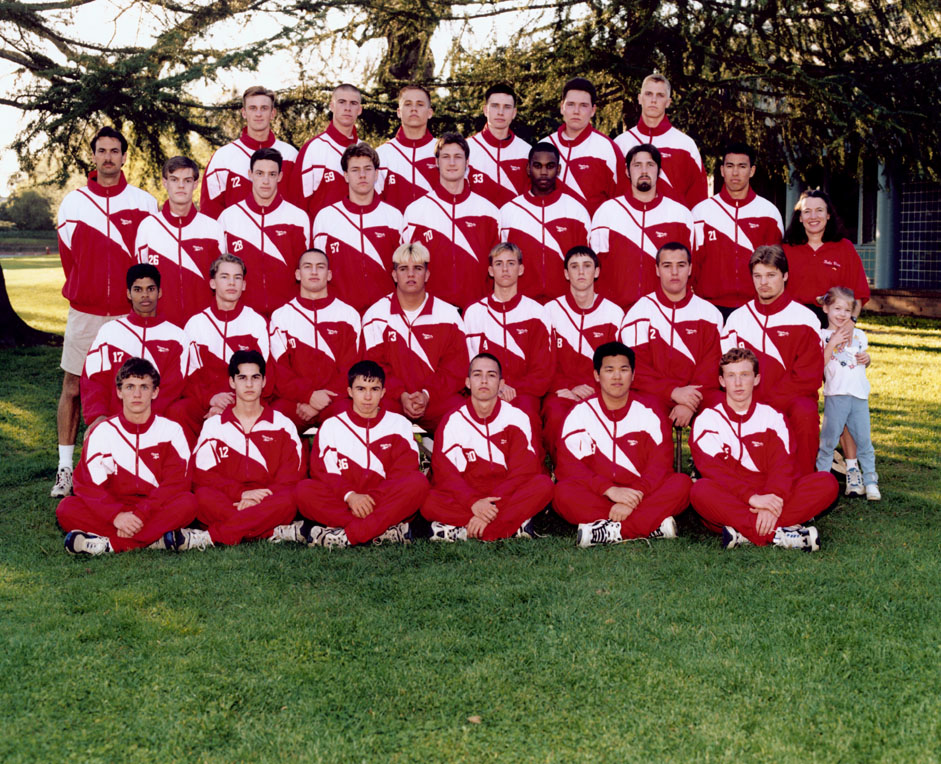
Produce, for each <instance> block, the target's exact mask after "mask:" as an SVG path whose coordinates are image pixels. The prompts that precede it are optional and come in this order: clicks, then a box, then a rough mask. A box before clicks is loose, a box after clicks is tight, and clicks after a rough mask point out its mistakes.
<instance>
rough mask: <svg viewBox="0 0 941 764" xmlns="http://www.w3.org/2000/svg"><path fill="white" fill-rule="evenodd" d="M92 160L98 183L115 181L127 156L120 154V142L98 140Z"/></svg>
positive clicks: (105, 139) (106, 139)
mask: <svg viewBox="0 0 941 764" xmlns="http://www.w3.org/2000/svg"><path fill="white" fill-rule="evenodd" d="M93 159H94V161H95V169H97V170H98V180H99V181H102V180H103V181H106V182H107V181H117V178H118V177H119V176H120V175H121V168H122V167H124V162H125V161H126V160H127V154H124V153H122V152H121V141H119V140H118V139H117V138H98V140H96V141H95V154H94V157H93Z"/></svg>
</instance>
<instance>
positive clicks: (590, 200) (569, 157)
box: [543, 125, 630, 215]
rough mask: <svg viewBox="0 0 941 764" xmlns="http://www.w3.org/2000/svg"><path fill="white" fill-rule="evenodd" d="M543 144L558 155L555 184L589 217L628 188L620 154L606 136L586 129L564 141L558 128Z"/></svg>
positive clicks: (561, 128)
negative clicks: (581, 206)
mask: <svg viewBox="0 0 941 764" xmlns="http://www.w3.org/2000/svg"><path fill="white" fill-rule="evenodd" d="M543 140H546V141H549V142H550V143H554V144H555V145H556V147H558V149H559V153H560V154H561V159H560V162H561V165H562V166H561V167H560V168H559V183H560V184H561V185H563V186H565V187H566V188H567V189H568V190H569V191H570V192H571V193H572V194H573V195H574V196H575V197H576V198H577V199H579V200H580V201H581V202H582V203H583V204H584V205H585V207H586V208H587V209H588V212H589V214H592V215H593V214H594V213H595V210H596V209H598V207H600V206H601V204H602V203H603V202H605V201H606V200H608V199H614V198H615V197H618V196H620V195H621V194H623V193H626V192H627V191H628V190H629V188H630V183H629V182H628V180H627V171H626V169H625V166H624V154H623V153H622V152H621V150H620V149H619V148H618V147H617V146H616V145H615V144H614V141H612V140H611V139H610V138H609V137H608V136H607V135H605V134H604V133H601V132H599V131H598V130H595V128H593V127H586V128H585V129H584V130H582V132H581V134H580V135H579V136H578V137H577V138H576V139H575V140H570V139H569V138H566V137H565V125H561V126H560V127H559V128H558V130H556V131H555V132H554V133H552V134H551V135H548V136H546V137H545V138H544V139H543Z"/></svg>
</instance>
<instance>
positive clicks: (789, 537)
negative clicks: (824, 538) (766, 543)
mask: <svg viewBox="0 0 941 764" xmlns="http://www.w3.org/2000/svg"><path fill="white" fill-rule="evenodd" d="M771 543H772V544H774V545H775V546H779V547H782V548H783V549H803V550H804V551H805V552H816V551H818V550H819V549H820V534H819V533H817V529H816V528H815V527H814V526H812V525H807V526H804V525H791V526H788V527H786V528H775V529H774V538H773V539H771Z"/></svg>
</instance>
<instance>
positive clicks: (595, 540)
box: [576, 520, 622, 547]
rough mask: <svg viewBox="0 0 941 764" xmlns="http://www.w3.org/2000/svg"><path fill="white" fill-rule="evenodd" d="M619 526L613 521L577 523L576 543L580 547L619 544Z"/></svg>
mask: <svg viewBox="0 0 941 764" xmlns="http://www.w3.org/2000/svg"><path fill="white" fill-rule="evenodd" d="M621 541H622V539H621V524H620V523H618V522H615V521H614V520H595V522H593V523H579V525H578V537H577V541H576V543H577V544H578V546H580V547H588V546H595V545H596V544H619V543H621Z"/></svg>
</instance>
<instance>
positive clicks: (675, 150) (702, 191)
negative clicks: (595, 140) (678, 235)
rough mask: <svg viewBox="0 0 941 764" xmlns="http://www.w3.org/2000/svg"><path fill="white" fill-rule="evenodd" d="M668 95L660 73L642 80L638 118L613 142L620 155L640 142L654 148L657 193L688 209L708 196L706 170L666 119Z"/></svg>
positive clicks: (685, 138)
mask: <svg viewBox="0 0 941 764" xmlns="http://www.w3.org/2000/svg"><path fill="white" fill-rule="evenodd" d="M671 92H672V91H671V88H670V82H669V81H668V80H667V78H666V77H664V76H663V75H662V74H650V75H648V76H647V77H645V78H644V81H643V83H642V84H641V86H640V93H639V94H638V95H637V102H638V103H639V104H640V119H639V120H637V124H636V125H635V126H634V127H632V128H630V129H629V130H627V131H625V132H623V133H621V134H620V135H619V136H618V137H617V138H615V140H614V142H615V143H616V144H617V146H618V148H619V149H620V150H621V151H622V152H623V153H624V154H627V152H628V151H630V150H631V149H632V148H633V147H634V146H638V145H640V144H642V143H647V144H652V145H654V146H656V147H657V149H658V150H659V151H660V154H661V156H662V157H663V166H662V168H661V169H662V172H661V175H660V188H661V191H662V192H663V194H664V196H667V197H669V198H670V199H674V200H676V201H677V202H679V203H680V204H682V205H683V206H684V207H686V208H687V209H692V208H693V207H695V206H696V205H697V204H699V202H701V201H702V200H703V199H705V198H706V196H707V195H708V193H709V191H708V183H707V182H706V171H705V170H704V169H703V164H702V157H701V156H700V155H699V149H698V148H697V147H696V142H695V141H694V140H693V139H692V138H690V137H689V136H688V135H686V133H681V132H680V131H679V130H677V129H676V128H675V127H673V125H671V124H670V120H669V119H667V116H666V111H667V109H668V108H669V107H670V103H671V97H670V96H671Z"/></svg>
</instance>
